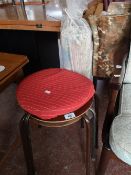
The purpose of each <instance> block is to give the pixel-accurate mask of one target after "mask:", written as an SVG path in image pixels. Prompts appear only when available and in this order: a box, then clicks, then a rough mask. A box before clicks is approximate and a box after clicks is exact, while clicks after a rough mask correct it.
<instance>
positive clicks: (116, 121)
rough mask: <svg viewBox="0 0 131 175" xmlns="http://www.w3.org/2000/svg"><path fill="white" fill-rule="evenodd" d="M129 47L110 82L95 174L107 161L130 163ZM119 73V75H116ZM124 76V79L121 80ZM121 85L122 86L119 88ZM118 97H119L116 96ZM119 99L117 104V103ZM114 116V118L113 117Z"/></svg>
mask: <svg viewBox="0 0 131 175" xmlns="http://www.w3.org/2000/svg"><path fill="white" fill-rule="evenodd" d="M121 70H122V71H121ZM130 71H131V49H130V54H129V58H128V64H127V68H126V73H125V77H124V72H125V70H124V65H123V68H122V69H120V70H119V71H118V72H119V74H118V72H117V74H115V75H117V76H115V77H113V79H112V81H111V82H110V86H111V92H110V100H109V105H108V109H107V114H106V120H105V123H104V127H103V148H102V153H101V158H100V162H99V167H98V171H97V174H98V175H104V174H105V172H106V168H107V165H108V163H109V161H110V160H111V159H112V160H115V161H118V162H123V163H124V164H125V163H126V164H127V165H131V109H130V108H131V100H130V99H131V76H130ZM118 75H121V76H118ZM123 78H124V81H123ZM121 87H122V88H121ZM118 97H119V98H118ZM118 100H119V105H118V103H117V102H118ZM114 117H115V118H114Z"/></svg>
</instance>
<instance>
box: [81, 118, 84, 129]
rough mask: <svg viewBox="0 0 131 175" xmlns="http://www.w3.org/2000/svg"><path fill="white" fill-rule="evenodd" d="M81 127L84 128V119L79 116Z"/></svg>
mask: <svg viewBox="0 0 131 175" xmlns="http://www.w3.org/2000/svg"><path fill="white" fill-rule="evenodd" d="M81 128H84V119H83V118H81Z"/></svg>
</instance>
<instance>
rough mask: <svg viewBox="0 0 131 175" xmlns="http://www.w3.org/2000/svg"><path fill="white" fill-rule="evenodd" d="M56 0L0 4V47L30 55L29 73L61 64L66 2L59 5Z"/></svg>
mask: <svg viewBox="0 0 131 175" xmlns="http://www.w3.org/2000/svg"><path fill="white" fill-rule="evenodd" d="M56 2H57V1H56V0H52V1H51V2H50V3H47V4H46V5H44V4H37V5H36V4H34V5H33V4H30V5H26V3H25V6H24V7H23V6H21V5H20V4H17V3H16V4H17V5H10V4H7V5H6V4H5V5H0V38H1V42H0V51H2V52H9V53H16V54H24V55H27V57H28V58H29V60H30V61H29V64H28V65H27V66H26V68H25V69H24V71H25V72H24V73H25V74H26V75H27V74H30V73H33V72H35V71H38V70H40V69H44V68H49V67H59V49H58V38H59V31H60V26H61V17H62V15H63V13H62V8H63V7H65V3H64V4H62V6H59V5H58V4H56ZM56 6H57V7H56ZM7 41H8V42H7Z"/></svg>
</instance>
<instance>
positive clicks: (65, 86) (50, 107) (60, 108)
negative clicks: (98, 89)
mask: <svg viewBox="0 0 131 175" xmlns="http://www.w3.org/2000/svg"><path fill="white" fill-rule="evenodd" d="M93 95H94V87H93V83H92V81H91V80H89V79H88V78H86V77H84V76H82V75H80V74H78V73H75V72H72V71H69V70H66V69H59V68H54V69H46V70H42V71H39V72H37V73H34V74H32V75H30V76H28V77H27V78H25V79H24V80H23V81H22V82H21V83H20V85H19V86H18V89H17V99H18V102H19V104H20V106H21V107H22V108H23V109H24V110H25V111H27V112H29V113H31V114H33V115H35V116H37V117H39V118H41V119H50V118H54V117H56V116H58V115H63V114H66V113H69V112H72V111H75V110H77V109H79V108H80V107H82V106H83V105H84V104H85V103H87V102H88V101H89V100H90V99H91V98H92V97H93Z"/></svg>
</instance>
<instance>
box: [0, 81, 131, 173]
mask: <svg viewBox="0 0 131 175" xmlns="http://www.w3.org/2000/svg"><path fill="white" fill-rule="evenodd" d="M105 87H106V86H105V85H104V84H102V83H101V82H99V86H98V96H99V116H98V121H99V149H98V150H97V163H98V161H99V157H100V152H101V146H102V144H101V129H102V124H103V119H104V115H105V109H106V106H107V103H108V100H107V91H106V88H105ZM15 91H16V85H15V84H11V85H10V86H9V87H8V88H6V89H5V90H4V91H3V92H2V93H1V94H0V114H1V115H0V158H1V157H2V155H3V154H4V153H5V152H7V150H8V148H9V145H10V144H11V143H12V142H13V141H14V138H15V137H16V136H17V137H18V138H19V129H18V124H19V120H20V119H21V117H22V115H23V111H22V110H21V109H20V107H19V106H18V104H17V101H16V98H15ZM31 131H32V140H33V152H34V160H35V165H36V169H37V172H38V175H85V166H84V162H85V159H84V150H85V148H84V133H85V132H84V131H85V130H84V129H81V128H80V123H79V122H78V123H76V124H74V125H71V126H67V127H63V128H45V127H42V128H38V127H34V126H33V128H32V130H31ZM0 175H26V168H25V162H24V156H23V150H22V146H21V143H20V144H18V146H16V148H14V151H12V155H11V156H9V159H8V161H7V164H4V165H3V166H2V168H1V169H0ZM105 175H131V171H130V170H129V168H128V166H125V165H124V164H122V163H120V164H116V163H115V162H110V163H109V166H108V169H107V172H106V174H105Z"/></svg>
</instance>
